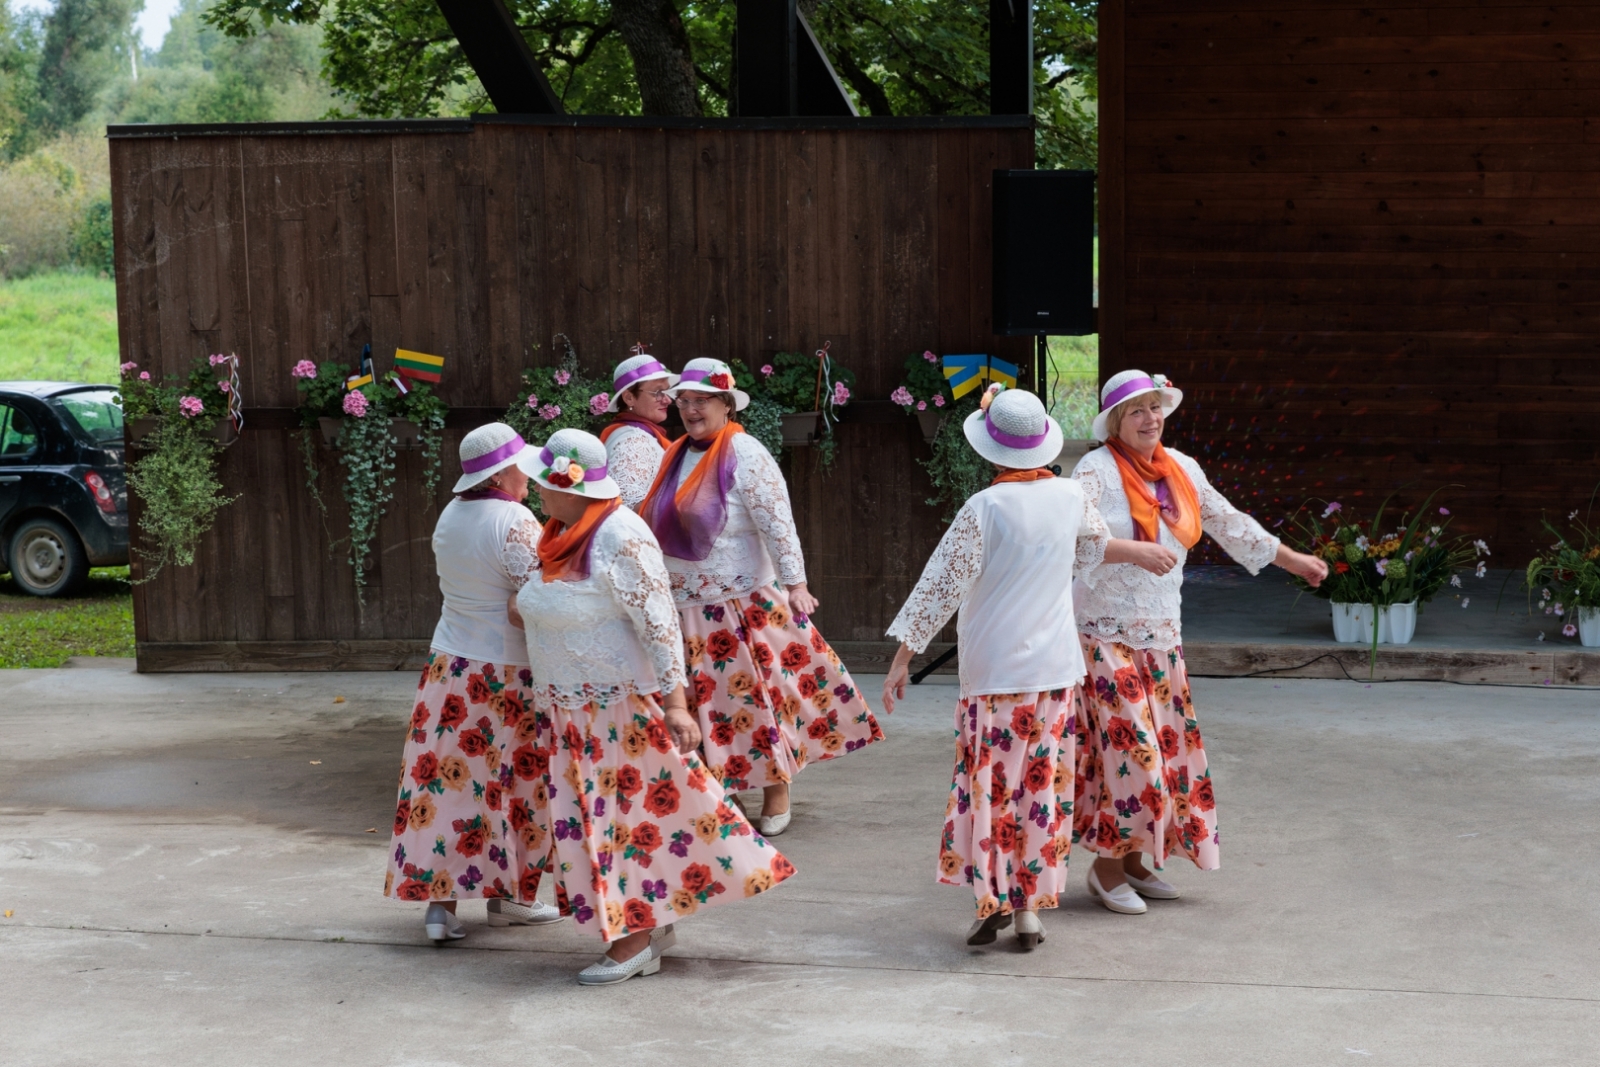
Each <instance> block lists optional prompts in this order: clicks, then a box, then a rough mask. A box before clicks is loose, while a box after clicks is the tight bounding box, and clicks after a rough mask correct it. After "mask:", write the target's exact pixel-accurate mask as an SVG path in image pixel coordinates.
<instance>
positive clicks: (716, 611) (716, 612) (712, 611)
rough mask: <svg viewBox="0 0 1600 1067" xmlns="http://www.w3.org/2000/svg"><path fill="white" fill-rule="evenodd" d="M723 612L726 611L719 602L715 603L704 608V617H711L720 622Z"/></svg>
mask: <svg viewBox="0 0 1600 1067" xmlns="http://www.w3.org/2000/svg"><path fill="white" fill-rule="evenodd" d="M725 614H726V612H724V611H723V610H722V605H721V604H716V605H714V606H712V607H709V608H707V609H706V618H708V619H712V620H714V621H716V622H721V621H722V618H723V616H724V615H725Z"/></svg>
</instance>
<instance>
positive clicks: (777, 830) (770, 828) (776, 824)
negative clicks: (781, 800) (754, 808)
mask: <svg viewBox="0 0 1600 1067" xmlns="http://www.w3.org/2000/svg"><path fill="white" fill-rule="evenodd" d="M793 815H794V809H793V808H790V809H789V810H788V811H786V812H784V813H783V814H782V815H763V816H761V820H760V821H759V822H757V823H756V829H757V830H760V831H761V836H762V837H777V836H778V835H779V834H781V833H783V832H784V831H785V830H787V829H788V828H789V819H790V818H791V817H792V816H793Z"/></svg>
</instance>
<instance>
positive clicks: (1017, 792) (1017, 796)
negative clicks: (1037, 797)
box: [1011, 785, 1027, 804]
mask: <svg viewBox="0 0 1600 1067" xmlns="http://www.w3.org/2000/svg"><path fill="white" fill-rule="evenodd" d="M1025 792H1027V790H1025V789H1023V788H1022V787H1021V786H1020V785H1019V786H1017V787H1016V788H1015V789H1013V790H1012V791H1011V803H1013V804H1015V803H1017V802H1018V801H1019V800H1021V799H1022V794H1023V793H1025Z"/></svg>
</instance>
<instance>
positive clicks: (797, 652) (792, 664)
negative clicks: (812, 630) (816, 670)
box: [778, 641, 811, 671]
mask: <svg viewBox="0 0 1600 1067" xmlns="http://www.w3.org/2000/svg"><path fill="white" fill-rule="evenodd" d="M778 662H779V663H781V664H783V669H784V670H786V671H797V670H799V669H800V668H801V667H804V666H805V665H806V664H808V663H810V662H811V650H810V649H808V648H807V647H806V646H805V645H802V644H801V643H800V642H799V641H790V642H789V643H788V644H787V645H785V646H784V649H783V654H782V655H780V656H779V657H778Z"/></svg>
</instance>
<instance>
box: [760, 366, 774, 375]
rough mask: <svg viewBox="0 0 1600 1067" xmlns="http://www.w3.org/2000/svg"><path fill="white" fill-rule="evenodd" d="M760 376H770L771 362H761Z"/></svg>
mask: <svg viewBox="0 0 1600 1067" xmlns="http://www.w3.org/2000/svg"><path fill="white" fill-rule="evenodd" d="M761 376H762V377H763V378H770V377H772V364H770V363H763V364H761Z"/></svg>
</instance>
